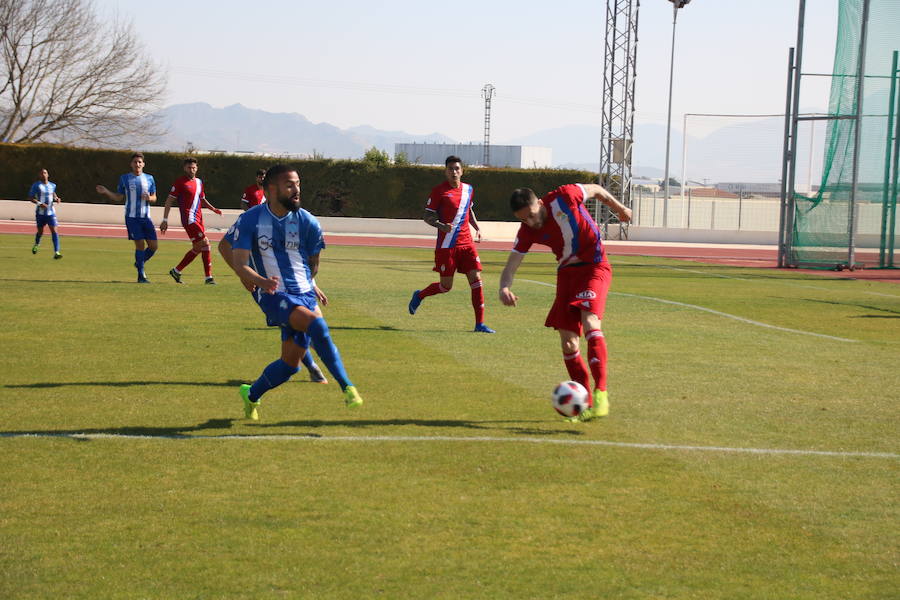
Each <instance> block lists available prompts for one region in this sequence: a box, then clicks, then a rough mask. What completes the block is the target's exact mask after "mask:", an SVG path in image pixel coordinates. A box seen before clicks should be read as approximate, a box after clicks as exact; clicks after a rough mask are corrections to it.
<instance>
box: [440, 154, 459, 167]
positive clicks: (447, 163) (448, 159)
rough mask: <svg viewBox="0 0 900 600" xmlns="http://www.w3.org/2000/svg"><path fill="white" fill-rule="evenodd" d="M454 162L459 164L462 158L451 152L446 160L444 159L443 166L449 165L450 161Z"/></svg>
mask: <svg viewBox="0 0 900 600" xmlns="http://www.w3.org/2000/svg"><path fill="white" fill-rule="evenodd" d="M455 162H458V163H459V164H460V165H462V159H461V158H460V157H458V156H453V155H452V154H451V155H450V156H448V157H447V160H445V161H444V166H445V167H449V166H450V164H451V163H455Z"/></svg>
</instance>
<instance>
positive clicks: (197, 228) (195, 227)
mask: <svg viewBox="0 0 900 600" xmlns="http://www.w3.org/2000/svg"><path fill="white" fill-rule="evenodd" d="M175 202H177V203H178V208H179V212H180V213H181V225H182V227H184V231H185V233H187V235H188V238H190V240H191V244H192V247H191V249H190V250H188V251H187V253H185V255H184V258H182V259H181V262H180V263H178V266H176V267H175V268H174V269H170V270H169V275H171V276H172V279H174V280H175V282H176V283H181V272H182V271H184V269H185V268H186V267H187V266H188V265H189V264H191V261H193V260H194V259H195V258H197V255H198V254H200V255H202V256H203V271H204V273H206V283H208V284H215V283H216V280H215V279H213V276H212V257H211V256H210V254H209V240H208V239H206V228H205V227H204V226H203V211H202V210H201V208H202V207H204V206H205V207H206V208H208V209H210V210H211V211H213V212H214V213H216V214H217V215H221V214H222V211H221V210H219V209H218V208H216V207H215V206H213V205H212V204H210V203H209V202H208V201H207V200H206V194H205V193H204V191H203V181H201V180H200V178H199V177H197V159H196V158H186V159H184V175H183V176H181V177H179V178H178V179H176V180H175V183H173V184H172V190H171V191H170V192H169V196H168V198H166V207H165V211H164V212H163V220H162V222H161V223H160V224H159V231H160V233H162V234H164V235H165V233H166V230H168V228H169V209H170V208H171V207H172V204H173V203H175Z"/></svg>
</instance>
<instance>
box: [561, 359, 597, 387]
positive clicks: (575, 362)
mask: <svg viewBox="0 0 900 600" xmlns="http://www.w3.org/2000/svg"><path fill="white" fill-rule="evenodd" d="M563 362H565V363H566V370H567V371H568V372H569V378H571V379H572V381H577V382H578V383H580V384H581V385H583V386H584V389H586V390H588V391H591V382H590V379H589V376H588V370H587V365H585V364H584V359H583V358H581V351H579V350H576V351H575V352H574V353H572V354H563Z"/></svg>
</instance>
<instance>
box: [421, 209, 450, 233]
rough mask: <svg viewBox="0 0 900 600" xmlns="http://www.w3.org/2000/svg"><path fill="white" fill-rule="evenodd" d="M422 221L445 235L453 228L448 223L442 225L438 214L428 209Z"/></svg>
mask: <svg viewBox="0 0 900 600" xmlns="http://www.w3.org/2000/svg"><path fill="white" fill-rule="evenodd" d="M422 220H423V221H425V222H426V223H428V224H429V225H431V226H432V227H437V228H438V229H440V230H441V231H443V232H444V233H447V232H448V231H450V230H451V229H452V227H450V226H449V225H447V224H446V223H441V221H440V219H438V215H437V213H436V212H434V211H433V210H428V209H427V208H426V209H425V214H424V215H422Z"/></svg>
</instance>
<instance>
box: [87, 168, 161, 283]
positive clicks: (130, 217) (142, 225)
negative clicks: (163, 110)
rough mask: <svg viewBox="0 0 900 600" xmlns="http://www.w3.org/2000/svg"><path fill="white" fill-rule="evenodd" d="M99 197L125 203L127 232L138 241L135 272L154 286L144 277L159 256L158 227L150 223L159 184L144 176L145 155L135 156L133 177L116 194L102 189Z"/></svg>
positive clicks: (124, 178) (129, 175)
mask: <svg viewBox="0 0 900 600" xmlns="http://www.w3.org/2000/svg"><path fill="white" fill-rule="evenodd" d="M96 189H97V193H98V194H102V195H104V196H106V197H107V198H109V199H110V200H112V201H113V202H124V203H125V228H126V229H127V230H128V239H129V240H133V241H134V268H135V269H137V272H138V279H137V280H138V283H150V281H149V280H148V279H147V276H146V274H145V273H144V264H145V263H146V262H147V261H148V260H150V258H151V257H152V256H153V255H154V254H156V249H157V248H158V243H157V241H156V227H155V226H154V225H153V221H152V220H151V219H150V204H153V203H154V202H156V180H154V179H153V175H150V174H149V173H144V155H143V154H142V153H141V152H135V153H134V154H132V155H131V173H126V174H124V175H122V176H121V177H119V185H118V187H117V188H116V192H115V193H113V192H111V191H109V190H108V189H107V188H106V187H104V186H102V185H98V186H97V188H96Z"/></svg>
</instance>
